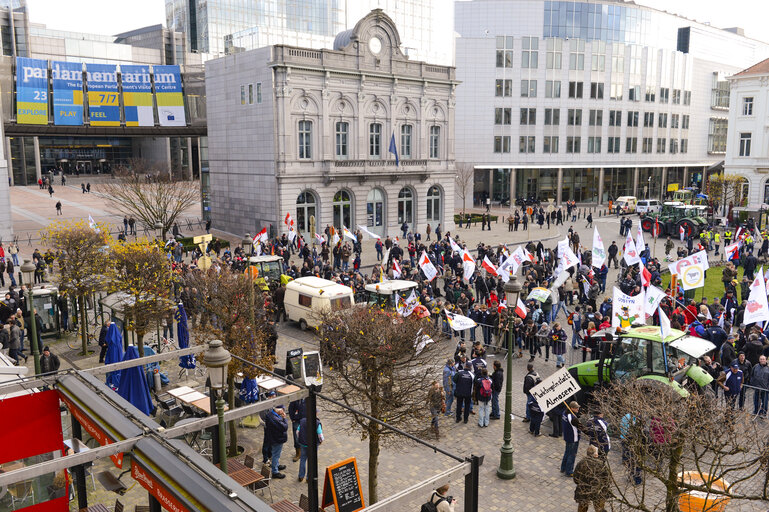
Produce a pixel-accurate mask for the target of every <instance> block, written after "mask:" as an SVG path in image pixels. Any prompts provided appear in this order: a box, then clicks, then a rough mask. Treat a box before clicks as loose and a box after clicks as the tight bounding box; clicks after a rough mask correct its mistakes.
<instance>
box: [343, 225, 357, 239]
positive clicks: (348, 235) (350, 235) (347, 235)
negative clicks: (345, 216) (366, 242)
mask: <svg viewBox="0 0 769 512" xmlns="http://www.w3.org/2000/svg"><path fill="white" fill-rule="evenodd" d="M342 236H344V237H345V238H349V239H350V240H352V241H353V242H357V241H358V238H357V237H356V236H355V235H354V234H353V233H352V231H350V230H349V229H347V228H346V227H344V226H342Z"/></svg>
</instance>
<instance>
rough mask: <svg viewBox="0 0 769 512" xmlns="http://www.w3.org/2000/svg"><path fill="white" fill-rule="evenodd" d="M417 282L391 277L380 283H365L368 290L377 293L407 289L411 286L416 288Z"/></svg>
mask: <svg viewBox="0 0 769 512" xmlns="http://www.w3.org/2000/svg"><path fill="white" fill-rule="evenodd" d="M416 287H417V283H416V282H414V281H405V280H402V279H392V280H390V281H384V282H382V283H371V284H367V285H366V290H367V291H370V292H379V293H383V294H385V293H387V294H390V293H393V292H397V291H400V290H409V289H411V288H416Z"/></svg>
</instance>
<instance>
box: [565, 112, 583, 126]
mask: <svg viewBox="0 0 769 512" xmlns="http://www.w3.org/2000/svg"><path fill="white" fill-rule="evenodd" d="M568 114H569V115H568V124H569V126H581V125H582V109H581V108H570V109H569V112H568Z"/></svg>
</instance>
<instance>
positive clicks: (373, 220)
mask: <svg viewBox="0 0 769 512" xmlns="http://www.w3.org/2000/svg"><path fill="white" fill-rule="evenodd" d="M366 227H367V228H368V229H369V230H370V231H373V232H374V233H376V234H377V235H379V236H384V193H383V192H382V190H381V189H378V188H373V189H371V191H370V192H369V193H368V197H367V198H366Z"/></svg>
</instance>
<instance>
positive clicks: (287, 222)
mask: <svg viewBox="0 0 769 512" xmlns="http://www.w3.org/2000/svg"><path fill="white" fill-rule="evenodd" d="M283 224H285V225H286V226H288V228H289V229H291V226H293V225H294V218H293V217H291V214H290V213H286V216H285V217H284V218H283Z"/></svg>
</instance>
